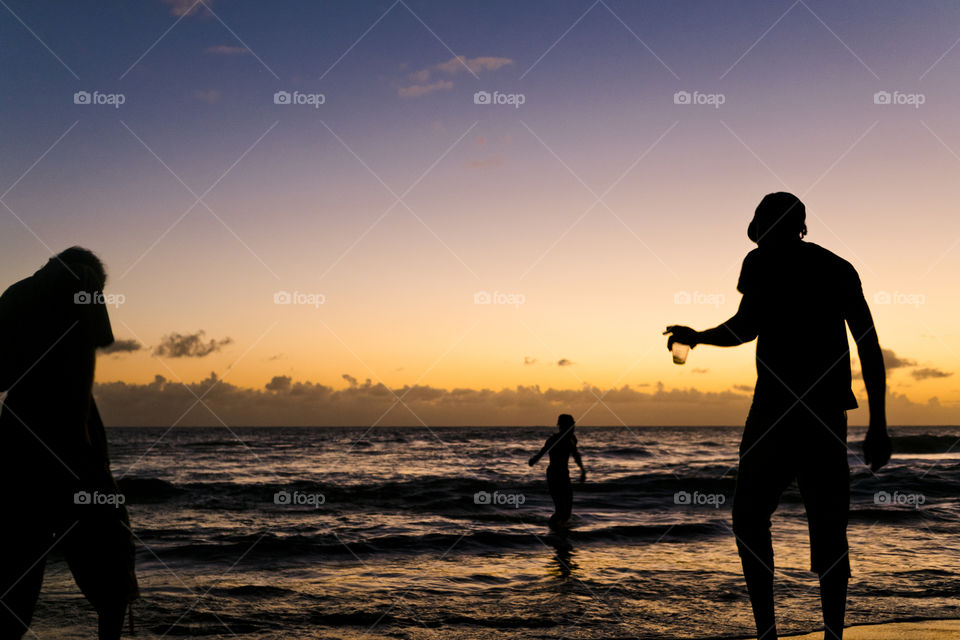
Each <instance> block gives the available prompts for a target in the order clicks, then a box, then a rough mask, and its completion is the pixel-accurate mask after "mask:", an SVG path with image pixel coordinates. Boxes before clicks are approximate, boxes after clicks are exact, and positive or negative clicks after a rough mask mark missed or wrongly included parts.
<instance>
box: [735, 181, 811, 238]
mask: <svg viewBox="0 0 960 640" xmlns="http://www.w3.org/2000/svg"><path fill="white" fill-rule="evenodd" d="M806 220H807V210H806V207H804V206H803V203H802V202H801V201H800V198H798V197H797V196H795V195H793V194H792V193H787V192H785V191H778V192H776V193H768V194H767V195H765V196H764V197H763V200H761V201H760V204H759V205H757V209H756V211H754V213H753V220H751V221H750V226H748V227H747V236H748V237H749V238H750V239H751V240H753V241H754V242H756V243H757V244H763V245H772V244H783V243H785V242H790V241H792V240H799V239H801V238H803V237H804V236H805V235H807V224H806Z"/></svg>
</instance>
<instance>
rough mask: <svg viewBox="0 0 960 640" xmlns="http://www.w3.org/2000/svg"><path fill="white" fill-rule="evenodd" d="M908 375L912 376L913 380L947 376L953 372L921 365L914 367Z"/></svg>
mask: <svg viewBox="0 0 960 640" xmlns="http://www.w3.org/2000/svg"><path fill="white" fill-rule="evenodd" d="M910 375H911V376H913V377H914V379H915V380H928V379H930V378H949V377H950V376H952V375H953V372H952V371H943V370H941V369H935V368H933V367H923V368H919V369H914V370H913V371H911V372H910Z"/></svg>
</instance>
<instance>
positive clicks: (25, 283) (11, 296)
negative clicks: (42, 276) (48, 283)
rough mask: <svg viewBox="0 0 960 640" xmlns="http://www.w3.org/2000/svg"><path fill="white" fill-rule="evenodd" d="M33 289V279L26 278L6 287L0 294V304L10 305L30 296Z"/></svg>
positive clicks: (30, 277) (31, 277)
mask: <svg viewBox="0 0 960 640" xmlns="http://www.w3.org/2000/svg"><path fill="white" fill-rule="evenodd" d="M34 289H35V287H34V277H33V276H28V277H26V278H24V279H23V280H18V281H17V282H14V283H13V284H12V285H10V286H9V287H7V288H6V289H5V290H4V292H3V294H0V302H4V303H11V302H17V301H20V300H23V299H24V298H27V297H29V296H31V295H32V293H33V290H34Z"/></svg>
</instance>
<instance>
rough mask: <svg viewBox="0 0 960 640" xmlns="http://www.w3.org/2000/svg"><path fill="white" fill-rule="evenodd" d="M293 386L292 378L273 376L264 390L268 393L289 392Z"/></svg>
mask: <svg viewBox="0 0 960 640" xmlns="http://www.w3.org/2000/svg"><path fill="white" fill-rule="evenodd" d="M292 384H293V379H292V378H291V377H290V376H273V378H272V379H271V380H270V382H268V383H267V384H266V385H264V388H265V389H266V390H267V391H289V390H290V386H291V385H292Z"/></svg>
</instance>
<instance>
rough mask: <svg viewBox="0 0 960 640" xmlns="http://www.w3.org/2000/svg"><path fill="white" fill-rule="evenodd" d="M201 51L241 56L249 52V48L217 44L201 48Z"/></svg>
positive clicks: (219, 54)
mask: <svg viewBox="0 0 960 640" xmlns="http://www.w3.org/2000/svg"><path fill="white" fill-rule="evenodd" d="M203 52H204V53H211V54H213V55H218V56H242V55H244V54H247V53H250V49H247V48H246V47H234V46H231V45H229V44H218V45H214V46H212V47H207V48H206V49H204V50H203Z"/></svg>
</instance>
